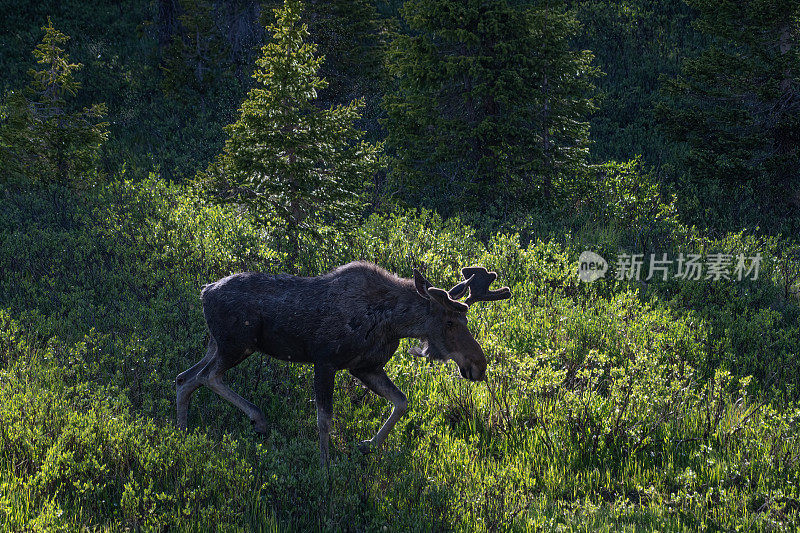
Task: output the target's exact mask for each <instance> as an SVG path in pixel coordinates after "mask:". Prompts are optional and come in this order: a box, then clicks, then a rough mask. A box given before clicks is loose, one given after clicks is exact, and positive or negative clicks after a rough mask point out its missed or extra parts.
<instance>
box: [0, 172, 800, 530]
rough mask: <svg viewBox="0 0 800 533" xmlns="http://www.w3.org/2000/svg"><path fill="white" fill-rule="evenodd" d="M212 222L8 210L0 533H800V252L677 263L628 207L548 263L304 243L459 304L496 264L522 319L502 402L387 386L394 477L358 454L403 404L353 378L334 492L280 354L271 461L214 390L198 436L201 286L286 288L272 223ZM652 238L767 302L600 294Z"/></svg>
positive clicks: (175, 206)
mask: <svg viewBox="0 0 800 533" xmlns="http://www.w3.org/2000/svg"><path fill="white" fill-rule="evenodd" d="M204 198H206V195H204V194H203V193H202V191H200V190H198V189H196V188H193V187H189V186H184V185H170V184H167V183H166V182H165V181H163V180H160V179H158V178H157V177H156V176H151V177H150V178H148V179H145V180H142V181H138V182H132V181H126V180H124V179H118V180H110V181H109V182H108V183H107V184H105V185H98V186H94V187H90V188H86V189H82V190H75V189H72V188H66V187H60V186H56V185H52V186H48V187H39V188H24V189H22V188H16V187H12V186H3V188H2V189H0V206H1V207H2V208H1V209H0V272H1V273H2V275H0V529H1V530H3V531H76V530H92V531H120V530H128V531H138V530H146V531H151V530H157V531H167V530H169V531H208V530H216V531H307V530H335V531H508V530H511V531H556V530H558V531H664V530H724V531H729V530H737V531H738V530H742V531H751V530H756V531H794V530H795V528H796V527H797V526H796V525H797V524H798V523H799V521H800V488H799V487H798V483H800V443H798V439H800V437H799V436H798V435H800V432H798V424H800V403H798V397H800V396H799V395H798V390H797V388H796V383H797V378H798V364H797V353H798V346H800V335H798V333H799V332H800V318H799V317H800V305H798V301H797V298H796V295H795V294H793V293H792V291H791V290H790V289H792V288H793V285H792V281H791V280H793V279H794V278H792V275H791V273H792V271H791V265H792V263H790V262H788V261H787V260H786V259H785V258H783V256H782V255H781V251H784V250H785V249H786V248H785V247H784V246H783V245H782V244H781V243H780V242H776V241H775V240H774V239H764V238H760V239H759V238H755V237H753V236H749V235H747V234H745V233H739V234H727V235H725V236H723V237H720V238H717V239H714V240H712V239H709V238H706V237H702V236H698V235H697V234H696V233H695V231H694V230H693V229H691V228H688V229H687V228H683V229H684V231H685V235H683V236H681V237H680V238H678V237H673V238H672V240H671V241H669V240H667V241H664V240H661V241H658V240H657V239H658V237H657V235H656V236H654V235H655V233H653V232H652V231H651V233H649V234H648V233H647V232H643V231H641V228H638V226H637V222H636V220H635V218H630V217H629V216H628V215H630V213H631V211H630V210H623V211H622V212H621V214H618V215H614V214H613V213H612V214H610V215H609V218H608V219H607V224H605V225H603V226H602V227H603V228H605V229H603V230H602V231H601V230H599V229H598V228H600V227H601V226H600V224H597V223H593V222H592V221H591V220H578V219H575V220H574V221H573V222H574V224H573V228H571V229H567V230H566V231H561V232H560V233H559V232H558V231H556V230H555V229H553V228H548V227H547V226H546V225H538V226H531V227H530V228H528V230H527V231H526V232H525V235H524V242H521V237H520V234H519V233H513V232H505V233H504V232H502V231H501V232H498V233H496V234H490V235H484V234H480V233H478V232H476V231H475V230H474V229H472V228H471V227H470V226H469V225H467V224H466V223H464V222H461V221H459V220H458V219H449V220H447V221H443V220H442V219H441V218H440V217H438V216H437V215H435V214H433V213H431V212H427V211H423V212H418V211H409V212H400V211H398V212H396V213H394V214H383V215H377V214H375V215H372V216H371V217H370V218H368V219H366V220H365V221H364V222H363V223H362V224H361V225H358V226H354V227H352V228H351V229H350V230H349V231H346V232H336V233H330V234H328V235H326V236H325V237H326V238H325V239H322V240H320V241H315V242H308V243H305V245H304V247H303V253H302V254H301V258H300V261H301V271H302V273H303V274H305V275H315V274H318V273H322V272H325V271H328V270H329V269H331V268H333V267H335V266H337V265H339V264H342V263H345V262H347V261H349V260H353V259H366V260H370V261H374V262H375V263H377V264H379V265H381V266H383V267H385V268H386V269H388V270H390V271H392V272H396V273H398V274H400V275H403V276H410V274H411V270H410V258H414V260H416V261H420V262H422V263H424V264H425V265H426V267H427V275H428V277H429V278H431V280H432V281H433V282H434V283H435V284H440V285H442V286H450V285H452V284H454V283H455V282H456V281H457V280H458V278H459V276H460V274H459V269H460V268H461V267H462V266H466V265H470V264H481V265H484V266H486V267H487V268H489V269H492V270H496V271H497V272H498V276H499V282H500V283H501V284H507V285H508V286H510V287H511V291H512V295H513V296H512V298H511V300H507V301H503V302H488V303H479V304H476V305H474V306H473V308H472V309H471V310H470V312H469V315H468V318H469V322H470V328H471V331H472V332H473V334H474V335H475V337H476V338H477V339H478V341H479V342H480V344H481V345H482V346H483V348H484V351H485V352H486V354H487V358H488V359H489V379H488V383H470V382H467V381H466V380H463V379H460V378H459V377H458V373H457V369H456V367H455V366H454V365H453V364H452V363H448V364H444V365H442V364H438V363H432V362H428V361H426V360H423V359H420V358H416V357H412V356H411V355H408V354H407V353H406V351H407V349H408V348H410V347H411V345H412V344H411V342H410V341H404V342H403V344H402V345H401V349H400V350H399V351H398V353H397V354H396V356H395V357H394V359H393V360H392V361H391V362H390V363H389V365H388V366H387V370H388V372H389V375H390V376H391V378H392V379H393V380H394V381H395V383H396V384H397V385H398V386H399V387H400V388H401V389H402V390H403V391H404V392H405V393H406V395H407V396H408V398H409V400H410V405H411V409H410V411H409V413H408V414H407V415H406V416H405V417H404V418H403V419H402V420H401V421H400V422H399V423H398V424H397V426H396V427H395V429H394V431H393V432H392V433H391V434H390V436H389V438H388V439H387V441H386V443H385V445H384V446H383V447H382V448H381V449H380V450H378V451H377V452H376V453H374V454H370V455H361V454H360V453H359V452H358V451H357V447H356V445H357V443H358V442H359V441H361V440H363V439H366V438H369V437H371V436H372V435H373V434H374V433H375V432H376V431H377V429H378V428H379V427H380V424H381V423H382V422H383V419H384V418H385V417H386V415H387V414H388V410H389V405H388V403H387V402H386V401H384V400H382V399H380V398H378V397H377V396H375V395H374V394H371V393H369V392H367V391H366V389H364V388H363V387H362V386H361V385H360V384H359V383H358V382H357V381H356V380H355V379H354V378H352V377H351V376H350V375H349V374H347V373H346V372H341V373H339V375H338V376H337V381H336V393H335V394H336V396H335V414H334V417H335V418H334V429H333V434H332V461H331V465H330V469H329V470H328V471H325V470H321V469H320V468H319V465H318V447H317V429H316V411H315V408H314V403H313V392H312V381H313V379H312V378H313V375H312V369H311V367H309V366H300V365H298V366H292V365H289V364H285V363H282V362H279V361H275V360H271V359H270V358H268V357H266V356H263V355H261V354H258V353H256V354H254V355H252V356H251V357H250V358H249V359H247V360H246V361H245V362H243V363H242V364H241V365H239V367H237V368H235V369H233V370H231V371H230V372H229V373H228V376H229V380H230V383H231V386H232V387H233V388H234V389H235V390H237V391H238V392H239V393H241V394H242V395H243V396H245V397H246V398H248V399H250V400H252V401H254V402H255V403H256V404H257V405H258V406H259V407H260V408H261V409H263V411H264V413H265V414H266V416H267V418H268V420H269V422H270V429H269V433H268V435H267V436H266V437H263V438H262V437H260V436H257V435H256V434H255V433H254V432H253V431H252V429H251V428H250V424H249V421H248V420H247V419H246V417H244V416H243V415H242V414H241V413H240V412H239V411H238V410H236V409H235V408H234V407H233V406H231V405H230V404H228V403H226V402H224V401H223V400H221V399H220V398H218V397H216V396H215V395H214V394H213V393H212V392H211V391H209V390H207V389H205V388H203V389H201V390H200V391H198V393H196V394H195V396H194V398H193V401H192V406H191V409H190V419H189V426H190V430H189V431H188V432H187V433H183V432H180V431H178V430H177V429H176V428H175V425H174V419H175V413H174V409H175V402H174V395H175V388H174V379H175V376H176V375H177V374H178V373H179V372H180V371H182V370H184V369H186V368H188V367H189V366H190V365H191V364H193V363H194V362H195V361H196V360H198V359H200V357H201V356H202V354H203V353H204V342H205V336H206V330H205V324H204V321H203V317H202V312H201V306H200V300H199V289H200V287H201V286H202V285H203V284H204V283H207V282H208V281H211V280H214V279H217V278H219V277H221V276H224V275H227V274H229V273H232V272H238V271H242V270H263V271H279V270H281V269H282V268H285V267H284V266H283V265H284V262H285V260H286V258H285V256H284V255H283V254H282V252H280V251H279V249H280V246H279V243H278V242H277V241H276V240H275V237H274V233H273V232H271V231H270V228H269V225H266V226H265V225H264V224H263V223H258V224H257V223H255V222H254V221H253V220H251V219H250V215H248V212H247V211H242V210H239V209H237V208H236V207H235V206H230V205H220V204H216V203H209V202H208V201H207V200H205V199H204ZM623 215H624V216H623ZM608 228H612V229H608ZM651 229H652V228H651ZM672 233H673V234H675V233H674V232H672ZM647 235H650V237H646V236H647ZM645 238H652V239H653V240H652V241H651V243H653V242H660V248H659V249H658V251H665V252H670V253H672V252H676V253H677V251H681V252H686V253H688V252H692V251H696V252H698V253H708V252H709V251H712V250H717V251H727V252H733V253H739V252H744V253H746V254H747V255H755V254H756V253H761V254H762V256H763V257H764V263H763V265H762V269H761V272H760V275H759V279H758V280H757V281H740V282H737V281H725V280H722V281H681V280H670V281H667V282H651V283H644V282H635V281H631V282H622V281H615V280H614V279H613V276H612V275H611V274H612V273H609V274H608V275H607V278H611V279H605V280H599V281H597V282H594V283H591V284H588V283H581V282H580V281H578V279H577V275H576V273H577V268H578V265H577V258H578V255H579V254H580V252H581V251H582V250H584V249H592V250H595V251H597V252H598V253H600V254H601V255H602V254H605V255H604V257H606V258H607V259H608V258H609V257H610V252H611V251H613V250H616V249H617V247H619V246H623V245H625V244H630V242H632V241H631V239H639V240H641V239H645ZM644 245H645V246H647V245H648V242H644ZM645 249H648V248H645ZM795 264H796V263H795ZM787 280H789V281H787ZM787 283H789V285H788V286H787Z"/></svg>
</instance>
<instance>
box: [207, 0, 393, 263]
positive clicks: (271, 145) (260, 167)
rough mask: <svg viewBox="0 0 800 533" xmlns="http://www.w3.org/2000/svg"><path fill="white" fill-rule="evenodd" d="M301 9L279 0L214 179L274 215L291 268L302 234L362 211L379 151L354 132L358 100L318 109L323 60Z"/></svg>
mask: <svg viewBox="0 0 800 533" xmlns="http://www.w3.org/2000/svg"><path fill="white" fill-rule="evenodd" d="M301 10H302V4H301V3H300V2H299V1H297V0H286V2H285V3H284V6H283V8H281V9H276V10H275V15H276V19H277V20H276V22H275V23H274V24H270V25H269V26H268V27H267V29H268V31H269V32H270V33H271V34H272V37H273V38H272V41H271V42H270V43H269V44H267V45H266V46H264V47H263V48H262V53H261V56H260V57H259V58H258V59H257V60H256V65H257V69H256V71H255V73H254V74H253V77H254V78H255V80H256V87H254V88H253V89H252V90H251V91H250V92H249V94H248V97H247V99H246V100H245V102H244V103H243V104H242V106H241V108H240V110H239V119H238V120H237V121H236V122H235V123H234V124H231V125H230V126H227V127H226V131H227V133H228V135H229V138H228V140H227V141H226V143H225V149H224V152H223V153H222V155H221V158H220V161H219V167H220V168H219V171H220V175H222V176H223V177H224V179H225V180H226V181H225V186H226V187H227V188H228V190H229V191H230V192H231V193H232V194H233V198H235V199H237V200H238V201H242V202H244V203H246V205H248V206H249V207H250V208H251V209H252V210H253V211H254V212H255V213H256V214H257V215H264V216H267V215H274V216H277V217H278V218H279V219H280V220H282V221H283V223H284V224H285V226H286V236H287V237H288V240H289V246H290V248H289V256H288V259H289V261H290V263H291V264H292V267H295V266H296V264H297V259H298V254H299V251H300V237H301V235H302V234H306V235H311V236H313V235H315V233H316V229H317V228H319V227H320V226H321V225H323V224H327V225H331V226H337V227H341V226H345V225H347V224H350V223H352V221H353V219H354V218H355V217H356V216H358V215H359V213H360V212H361V209H362V207H363V195H364V192H365V187H366V186H367V184H368V183H369V180H370V178H371V177H372V175H373V174H374V173H375V171H376V170H377V168H378V164H379V152H380V146H379V145H373V144H369V143H366V142H364V141H363V140H362V135H363V133H362V132H361V131H359V130H357V129H356V128H355V127H354V122H355V121H356V120H357V119H358V118H359V116H360V115H359V109H360V107H361V106H362V102H361V101H359V100H356V101H353V102H351V103H350V104H348V105H341V106H335V107H331V108H328V109H318V108H317V107H315V106H314V101H315V99H316V98H317V91H318V90H320V89H322V88H324V87H325V86H326V82H325V80H323V79H321V78H319V77H318V76H317V71H318V70H319V67H320V64H321V62H322V59H320V58H318V57H316V56H315V53H314V52H315V47H314V45H313V44H310V43H308V42H307V39H308V30H307V28H306V25H305V24H301V22H300V13H301Z"/></svg>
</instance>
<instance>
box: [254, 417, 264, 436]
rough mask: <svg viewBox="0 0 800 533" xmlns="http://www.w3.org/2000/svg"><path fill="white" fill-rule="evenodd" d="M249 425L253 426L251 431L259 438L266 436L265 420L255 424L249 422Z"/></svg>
mask: <svg viewBox="0 0 800 533" xmlns="http://www.w3.org/2000/svg"><path fill="white" fill-rule="evenodd" d="M250 424H252V426H253V430H254V431H255V432H256V433H258V434H259V435H261V436H264V435H266V434H267V422H266V421H265V420H262V421H259V422H256V421H255V420H251V421H250Z"/></svg>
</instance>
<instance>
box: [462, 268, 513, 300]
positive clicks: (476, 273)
mask: <svg viewBox="0 0 800 533" xmlns="http://www.w3.org/2000/svg"><path fill="white" fill-rule="evenodd" d="M461 275H462V276H464V281H462V282H461V283H459V284H458V285H456V286H455V287H453V288H452V289H450V291H449V293H448V294H449V296H450V298H452V299H454V300H456V299H458V298H461V297H462V296H464V294H466V292H467V289H469V298H467V299H466V301H465V302H464V303H465V304H467V305H472V304H473V303H475V302H491V301H495V300H505V299H506V298H511V289H509V288H508V287H501V288H499V289H496V290H490V289H489V286H490V285H491V284H492V283H493V282H494V280H496V279H497V272H489V271H488V270H486V269H485V268H483V267H479V266H471V267H466V268H462V269H461Z"/></svg>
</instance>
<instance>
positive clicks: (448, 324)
mask: <svg viewBox="0 0 800 533" xmlns="http://www.w3.org/2000/svg"><path fill="white" fill-rule="evenodd" d="M454 325H455V324H453V321H452V320H448V321H447V324H446V326H447V329H453V326H454Z"/></svg>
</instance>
